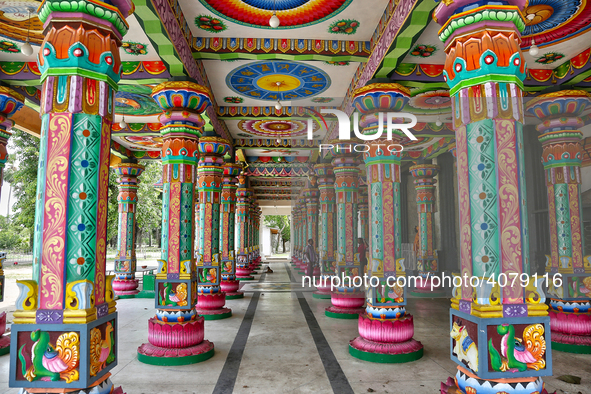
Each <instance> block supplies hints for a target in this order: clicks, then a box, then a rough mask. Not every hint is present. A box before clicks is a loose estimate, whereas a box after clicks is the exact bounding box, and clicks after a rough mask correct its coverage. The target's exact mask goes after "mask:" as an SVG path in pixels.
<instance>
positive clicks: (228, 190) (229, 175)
mask: <svg viewBox="0 0 591 394" xmlns="http://www.w3.org/2000/svg"><path fill="white" fill-rule="evenodd" d="M223 167H224V181H223V182H224V183H223V185H222V205H221V210H220V252H221V255H222V270H221V283H220V286H221V288H222V291H223V292H224V293H226V299H227V300H234V299H238V298H243V297H244V293H243V292H241V291H238V288H239V287H240V282H239V281H238V280H237V279H236V251H235V249H234V235H235V234H234V232H235V223H236V189H237V188H238V186H237V183H238V178H237V177H238V174H240V170H241V169H242V166H241V165H239V164H233V163H225V164H224V166H223Z"/></svg>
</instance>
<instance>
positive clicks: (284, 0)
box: [242, 0, 310, 11]
mask: <svg viewBox="0 0 591 394" xmlns="http://www.w3.org/2000/svg"><path fill="white" fill-rule="evenodd" d="M242 1H244V2H245V3H246V4H248V5H250V6H253V7H256V8H260V9H262V10H270V11H273V10H277V11H280V10H281V11H283V10H291V9H293V8H298V7H300V6H302V5H304V4H306V3H308V2H310V0H242Z"/></svg>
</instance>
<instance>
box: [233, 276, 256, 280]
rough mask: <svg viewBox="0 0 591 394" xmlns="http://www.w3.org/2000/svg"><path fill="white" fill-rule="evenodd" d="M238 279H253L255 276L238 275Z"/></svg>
mask: <svg viewBox="0 0 591 394" xmlns="http://www.w3.org/2000/svg"><path fill="white" fill-rule="evenodd" d="M236 279H238V280H253V279H254V276H244V277H241V276H237V277H236Z"/></svg>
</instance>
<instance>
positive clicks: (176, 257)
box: [138, 80, 214, 365]
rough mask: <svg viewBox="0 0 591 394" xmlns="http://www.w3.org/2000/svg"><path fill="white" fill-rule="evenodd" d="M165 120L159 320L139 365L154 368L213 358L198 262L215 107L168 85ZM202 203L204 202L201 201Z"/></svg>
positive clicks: (194, 90)
mask: <svg viewBox="0 0 591 394" xmlns="http://www.w3.org/2000/svg"><path fill="white" fill-rule="evenodd" d="M152 97H153V98H154V100H155V101H156V103H158V105H159V106H160V107H161V108H162V110H163V111H164V113H163V114H162V115H160V122H161V123H162V128H161V129H160V130H161V133H162V138H163V145H162V164H163V174H162V183H163V194H162V257H161V260H158V263H159V264H158V271H157V273H156V282H155V292H156V316H155V317H153V318H151V319H150V320H149V321H148V341H149V342H148V343H145V344H143V345H141V346H140V347H139V348H138V360H139V361H141V362H143V363H146V364H154V365H186V364H193V363H197V362H200V361H203V360H207V359H208V358H210V357H212V356H213V353H214V346H213V343H211V342H209V341H207V340H204V339H203V338H204V334H205V330H204V318H203V317H202V316H198V315H197V311H196V309H195V304H196V302H197V282H198V280H197V274H198V273H197V267H196V264H195V258H194V251H193V246H194V244H195V243H194V236H195V233H194V228H193V226H194V223H195V217H194V215H195V183H196V182H197V159H198V156H199V147H198V144H199V137H201V130H202V127H203V125H204V124H205V121H204V120H203V118H202V117H201V115H200V114H202V113H203V112H204V111H205V109H206V108H207V107H208V106H209V105H211V100H210V94H209V90H208V89H207V88H205V87H203V86H201V85H198V84H196V83H194V82H191V81H188V80H187V81H169V82H163V83H161V84H160V85H158V86H156V87H154V88H153V89H152ZM202 201H203V200H202Z"/></svg>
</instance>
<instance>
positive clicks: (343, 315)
mask: <svg viewBox="0 0 591 394" xmlns="http://www.w3.org/2000/svg"><path fill="white" fill-rule="evenodd" d="M362 313H365V308H339V307H336V306H329V307H328V308H326V309H325V310H324V314H325V315H326V316H328V317H332V318H335V319H359V315H360V314H362Z"/></svg>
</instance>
